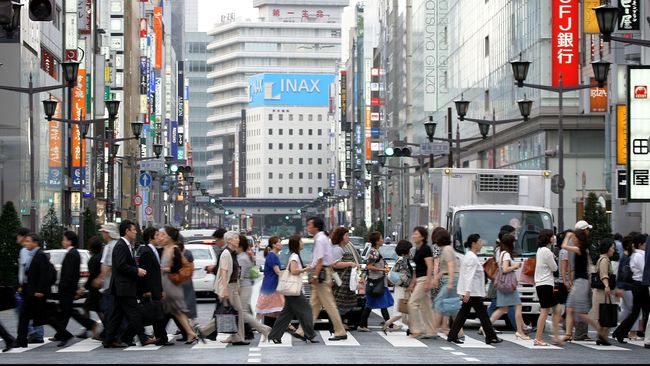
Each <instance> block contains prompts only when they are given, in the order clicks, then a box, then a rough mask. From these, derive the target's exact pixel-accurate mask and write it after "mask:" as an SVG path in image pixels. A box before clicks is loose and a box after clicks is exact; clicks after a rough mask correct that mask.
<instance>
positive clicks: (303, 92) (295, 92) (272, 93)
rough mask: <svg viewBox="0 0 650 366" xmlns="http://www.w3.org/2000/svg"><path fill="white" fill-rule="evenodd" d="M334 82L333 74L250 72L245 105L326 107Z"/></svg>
mask: <svg viewBox="0 0 650 366" xmlns="http://www.w3.org/2000/svg"><path fill="white" fill-rule="evenodd" d="M333 82H334V75H333V74H257V75H253V76H251V77H250V78H249V79H248V83H249V85H248V86H249V88H248V105H249V107H259V106H265V105H270V106H273V105H282V106H303V107H320V106H328V105H329V103H330V95H329V91H330V85H331V84H332V83H333Z"/></svg>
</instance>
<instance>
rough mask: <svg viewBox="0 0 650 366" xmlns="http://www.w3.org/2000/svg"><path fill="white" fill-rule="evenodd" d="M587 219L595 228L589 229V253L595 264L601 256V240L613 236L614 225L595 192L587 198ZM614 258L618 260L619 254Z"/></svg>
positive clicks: (584, 218)
mask: <svg viewBox="0 0 650 366" xmlns="http://www.w3.org/2000/svg"><path fill="white" fill-rule="evenodd" d="M582 219H583V220H585V221H587V222H588V223H589V224H590V225H592V226H593V228H592V229H591V230H590V231H589V237H590V239H591V245H590V247H589V254H590V255H591V260H592V261H593V263H594V264H595V263H596V261H597V260H598V257H599V256H600V253H599V251H598V246H599V244H600V241H601V240H603V239H606V238H609V239H611V238H612V227H611V225H610V224H609V220H608V219H607V213H606V212H605V207H602V206H601V205H600V204H599V203H598V196H596V194H595V193H594V192H589V195H587V200H586V201H585V214H584V216H583V218H582ZM612 260H618V254H614V257H613V258H612Z"/></svg>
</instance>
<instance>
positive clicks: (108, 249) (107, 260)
mask: <svg viewBox="0 0 650 366" xmlns="http://www.w3.org/2000/svg"><path fill="white" fill-rule="evenodd" d="M115 243H117V240H111V241H109V242H108V244H106V246H104V251H103V253H102V260H101V262H102V264H103V265H105V266H108V267H112V266H113V248H114V247H115ZM111 277H112V276H111V272H108V274H107V275H106V278H104V284H103V285H102V291H106V290H108V288H109V287H110V285H111Z"/></svg>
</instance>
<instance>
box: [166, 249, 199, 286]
mask: <svg viewBox="0 0 650 366" xmlns="http://www.w3.org/2000/svg"><path fill="white" fill-rule="evenodd" d="M178 253H180V251H179V252H178ZM174 254H175V255H178V254H176V251H175V252H174ZM180 256H181V268H180V269H179V270H178V272H169V273H168V274H167V278H169V280H170V281H172V282H173V283H174V284H175V285H177V286H178V285H181V284H183V283H184V282H187V281H189V280H191V279H192V274H193V273H194V263H193V262H190V261H188V260H187V258H185V256H184V255H183V254H180Z"/></svg>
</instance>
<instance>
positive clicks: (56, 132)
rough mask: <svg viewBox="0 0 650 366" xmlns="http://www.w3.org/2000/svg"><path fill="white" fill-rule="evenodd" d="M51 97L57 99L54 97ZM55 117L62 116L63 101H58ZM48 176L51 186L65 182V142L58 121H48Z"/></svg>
mask: <svg viewBox="0 0 650 366" xmlns="http://www.w3.org/2000/svg"><path fill="white" fill-rule="evenodd" d="M50 99H53V100H56V98H54V97H50ZM54 118H61V103H57V105H56V111H55V112H54ZM47 131H48V139H49V144H48V164H47V165H48V168H49V169H48V178H47V185H48V186H50V187H55V188H58V187H61V184H62V183H63V180H62V177H63V169H62V167H63V164H62V163H61V162H62V158H63V156H62V155H63V149H62V147H63V144H62V138H63V136H62V135H61V124H60V123H59V122H56V121H50V122H48V129H47Z"/></svg>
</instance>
